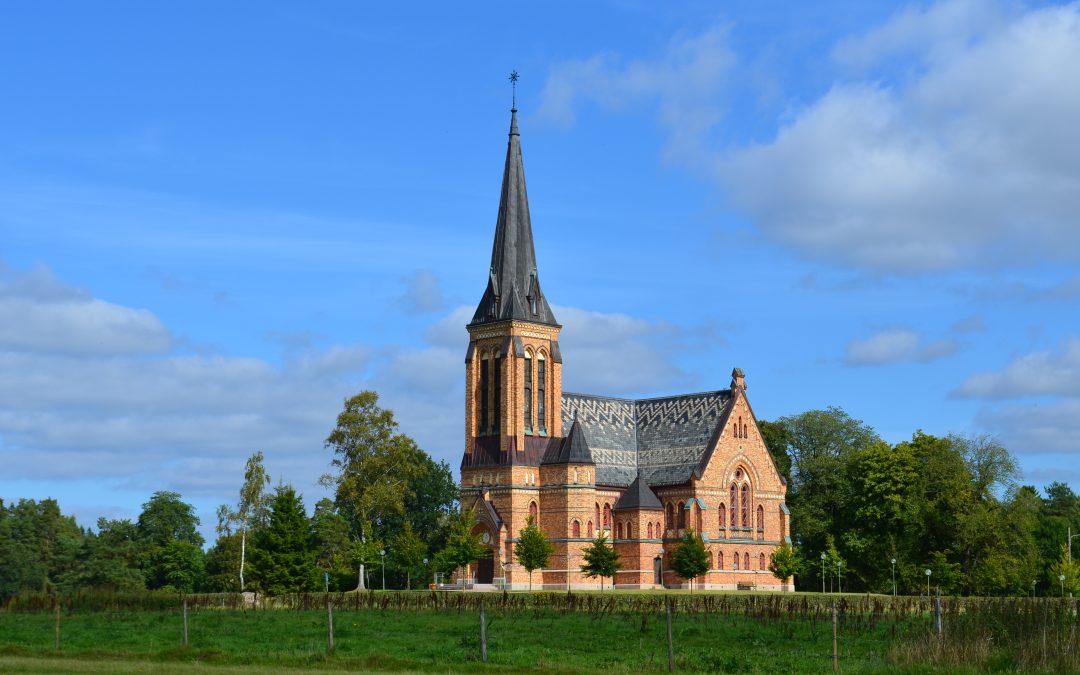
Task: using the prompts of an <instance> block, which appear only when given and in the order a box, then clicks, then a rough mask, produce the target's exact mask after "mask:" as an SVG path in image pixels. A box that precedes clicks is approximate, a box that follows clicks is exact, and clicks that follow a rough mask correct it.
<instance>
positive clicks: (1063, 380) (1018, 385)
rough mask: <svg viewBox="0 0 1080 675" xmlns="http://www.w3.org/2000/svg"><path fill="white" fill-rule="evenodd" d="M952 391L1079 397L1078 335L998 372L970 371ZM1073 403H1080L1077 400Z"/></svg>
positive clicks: (986, 395)
mask: <svg viewBox="0 0 1080 675" xmlns="http://www.w3.org/2000/svg"><path fill="white" fill-rule="evenodd" d="M955 393H956V395H958V396H963V397H984V398H1016V397H1022V396H1076V397H1080V339H1078V338H1070V339H1068V340H1066V341H1065V342H1063V343H1062V345H1061V347H1060V348H1059V349H1058V350H1057V351H1054V352H1049V351H1044V352H1033V353H1031V354H1026V355H1024V356H1021V357H1019V358H1017V359H1016V360H1014V361H1013V362H1012V363H1010V364H1009V365H1008V366H1006V367H1005V368H1004V369H1003V370H1001V371H999V372H996V373H978V374H976V375H972V376H970V377H968V378H967V379H966V380H964V382H963V383H961V385H960V386H959V387H958V388H957V390H956V392H955ZM1073 403H1075V404H1076V405H1077V406H1080V401H1074V402H1073ZM1077 447H1080V446H1077Z"/></svg>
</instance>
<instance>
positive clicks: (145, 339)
mask: <svg viewBox="0 0 1080 675" xmlns="http://www.w3.org/2000/svg"><path fill="white" fill-rule="evenodd" d="M171 344H172V336H170V335H169V331H168V330H166V329H165V326H164V325H163V324H162V323H161V321H159V320H158V318H157V317H156V316H154V315H153V314H152V313H150V312H148V311H146V310H142V309H131V308H128V307H121V306H119V305H114V304H112V303H109V302H105V301H103V300H99V299H97V298H94V297H91V296H90V295H89V294H88V293H86V292H84V291H81V290H79V289H76V288H72V287H70V286H67V285H66V284H64V283H63V282H61V281H60V280H59V279H57V278H56V277H55V275H53V273H52V272H51V271H50V270H49V269H48V268H45V267H37V268H34V269H33V270H30V271H29V272H18V271H16V270H13V269H11V268H10V267H7V266H6V265H0V349H8V350H17V351H34V352H50V353H58V354H103V355H105V354H126V353H141V354H154V353H161V352H163V351H166V350H168V349H169V347H170V346H171Z"/></svg>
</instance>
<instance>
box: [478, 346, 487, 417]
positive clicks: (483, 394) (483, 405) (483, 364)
mask: <svg viewBox="0 0 1080 675" xmlns="http://www.w3.org/2000/svg"><path fill="white" fill-rule="evenodd" d="M488 375H489V373H488V355H487V354H484V356H483V357H482V358H481V359H480V428H479V429H478V430H477V435H483V434H486V433H487V432H488Z"/></svg>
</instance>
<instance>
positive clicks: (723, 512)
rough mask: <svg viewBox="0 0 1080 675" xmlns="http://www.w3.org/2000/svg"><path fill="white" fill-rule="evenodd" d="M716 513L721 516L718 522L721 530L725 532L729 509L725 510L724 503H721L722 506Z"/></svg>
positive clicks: (717, 508)
mask: <svg viewBox="0 0 1080 675" xmlns="http://www.w3.org/2000/svg"><path fill="white" fill-rule="evenodd" d="M716 512H717V513H718V514H720V517H719V518H717V520H718V521H719V522H720V529H721V530H723V529H724V528H725V527H727V509H726V508H724V504H723V502H721V503H720V506H718V507H716Z"/></svg>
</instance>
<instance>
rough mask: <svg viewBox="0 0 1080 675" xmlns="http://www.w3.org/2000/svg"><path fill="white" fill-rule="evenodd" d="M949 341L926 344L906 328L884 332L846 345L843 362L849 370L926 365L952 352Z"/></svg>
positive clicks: (953, 347)
mask: <svg viewBox="0 0 1080 675" xmlns="http://www.w3.org/2000/svg"><path fill="white" fill-rule="evenodd" d="M956 348H957V345H956V343H955V342H953V341H952V340H937V341H934V342H927V341H925V340H924V338H923V335H922V334H921V333H919V332H918V331H915V330H912V329H910V328H899V327H894V328H886V329H884V330H882V331H879V332H877V333H874V334H873V335H871V336H870V337H868V338H865V339H855V340H852V341H851V342H850V343H848V346H847V354H846V361H847V363H848V365H852V366H880V365H885V364H889V363H903V362H919V363H929V362H930V361H935V360H937V359H940V358H943V357H946V356H949V355H950V354H952V353H953V352H955V351H956Z"/></svg>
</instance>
